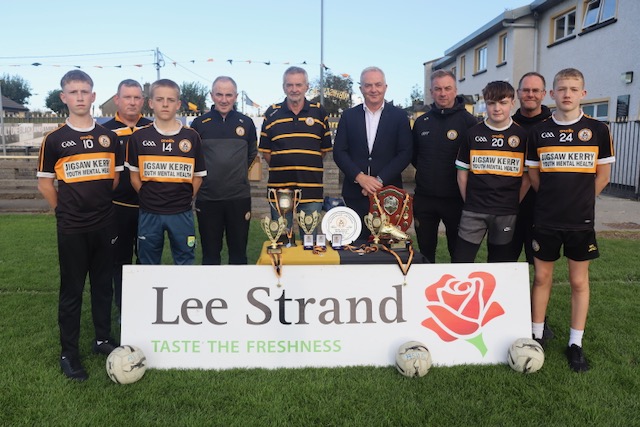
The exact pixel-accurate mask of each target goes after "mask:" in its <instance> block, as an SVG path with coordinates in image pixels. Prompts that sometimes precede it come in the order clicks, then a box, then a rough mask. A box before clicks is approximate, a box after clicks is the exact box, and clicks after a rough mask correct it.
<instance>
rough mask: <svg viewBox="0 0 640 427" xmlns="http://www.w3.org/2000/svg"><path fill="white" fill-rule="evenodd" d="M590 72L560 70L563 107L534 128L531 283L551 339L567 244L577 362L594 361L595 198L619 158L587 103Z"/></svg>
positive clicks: (557, 80)
mask: <svg viewBox="0 0 640 427" xmlns="http://www.w3.org/2000/svg"><path fill="white" fill-rule="evenodd" d="M586 94H587V92H586V90H585V89H584V76H583V75H582V73H581V72H580V71H578V70H576V69H574V68H567V69H564V70H562V71H560V72H558V73H557V74H556V75H555V77H554V79H553V90H551V91H550V96H551V98H552V99H553V100H554V101H555V102H556V111H555V112H554V113H553V115H552V116H551V118H549V119H547V120H545V121H544V122H542V123H540V124H538V125H536V126H535V127H534V128H533V129H532V130H531V133H530V135H529V144H530V145H529V149H528V153H527V161H526V164H527V166H529V175H530V178H531V185H532V187H533V188H534V190H536V191H537V196H536V204H535V208H534V229H533V242H532V249H533V255H534V265H535V278H534V282H533V288H532V291H531V320H532V333H533V337H534V338H535V339H536V340H538V341H543V327H544V318H545V314H546V311H547V305H548V303H549V297H550V295H551V287H552V279H553V267H554V263H555V261H556V260H558V259H559V258H560V248H561V247H563V248H564V255H565V256H566V257H567V258H568V260H569V281H570V283H571V328H570V331H569V345H568V347H567V349H566V354H567V359H568V362H569V367H570V368H571V369H572V370H574V371H576V372H584V371H587V370H588V369H589V364H588V362H587V359H586V358H585V356H584V352H583V350H582V337H583V334H584V328H585V325H586V323H587V312H588V311H589V261H590V260H592V259H595V258H598V256H599V252H598V245H597V243H596V235H595V230H594V227H593V220H594V208H595V198H596V196H597V195H598V194H600V192H601V191H602V190H603V189H604V187H605V186H606V185H607V184H608V183H609V177H610V174H611V164H612V163H613V162H614V161H615V157H614V155H613V144H612V141H611V135H610V133H609V128H608V127H607V125H605V124H604V123H602V122H599V121H597V120H595V119H592V118H590V117H587V116H585V115H584V113H583V112H582V109H581V108H580V101H581V100H582V99H583V98H584V97H585V96H586Z"/></svg>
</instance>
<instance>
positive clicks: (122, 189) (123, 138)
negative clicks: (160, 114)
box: [102, 113, 151, 207]
mask: <svg viewBox="0 0 640 427" xmlns="http://www.w3.org/2000/svg"><path fill="white" fill-rule="evenodd" d="M150 123H151V120H149V119H147V118H145V117H142V115H140V117H139V118H138V122H137V123H136V124H135V126H134V127H129V126H127V124H125V123H124V122H123V121H122V119H121V118H120V115H119V114H118V113H116V116H115V117H114V118H113V119H111V120H109V121H107V122H105V123H103V124H102V126H104V127H106V128H107V129H111V130H112V131H114V132H115V133H116V135H118V147H119V148H120V150H121V151H122V155H123V156H124V153H125V150H126V148H127V140H128V139H129V136H130V135H131V134H132V133H133V132H134V131H136V130H138V129H140V128H141V127H143V126H146V125H148V124H150ZM113 203H115V204H117V205H123V206H130V207H138V193H136V190H134V189H133V187H132V186H131V179H130V178H129V171H128V170H127V171H126V173H122V174H120V179H119V180H118V186H117V187H116V189H115V190H114V191H113Z"/></svg>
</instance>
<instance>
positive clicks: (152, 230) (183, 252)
mask: <svg viewBox="0 0 640 427" xmlns="http://www.w3.org/2000/svg"><path fill="white" fill-rule="evenodd" d="M149 106H150V107H151V109H152V110H153V113H154V121H153V123H152V124H150V125H148V126H146V127H143V128H142V129H139V130H137V131H135V132H134V133H133V134H132V135H131V137H130V138H129V142H128V145H127V163H126V164H127V167H128V168H129V170H130V172H131V185H132V186H133V188H134V189H135V190H136V191H137V192H138V194H139V198H140V217H139V221H138V258H139V259H140V263H142V264H160V263H161V261H162V249H163V247H164V233H165V231H166V232H167V234H168V236H169V242H170V246H171V255H172V256H173V262H174V263H175V264H176V265H191V264H193V262H194V259H195V245H196V233H195V224H194V220H193V211H192V209H191V206H192V203H193V199H194V198H195V196H196V194H197V193H198V189H199V188H200V185H201V184H202V177H204V176H206V175H207V170H206V168H205V165H204V156H203V154H202V146H201V144H200V136H199V135H198V133H197V132H196V131H195V130H193V129H191V128H187V127H185V126H183V125H182V123H181V122H180V121H178V120H177V119H176V113H177V112H178V109H179V108H180V87H179V86H178V85H177V84H176V83H175V82H174V81H172V80H168V79H161V80H158V81H156V82H154V83H153V84H152V85H151V89H150V97H149Z"/></svg>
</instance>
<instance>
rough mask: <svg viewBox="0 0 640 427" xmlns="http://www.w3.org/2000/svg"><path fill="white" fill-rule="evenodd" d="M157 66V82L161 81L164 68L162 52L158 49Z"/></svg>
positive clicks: (156, 52) (156, 53)
mask: <svg viewBox="0 0 640 427" xmlns="http://www.w3.org/2000/svg"><path fill="white" fill-rule="evenodd" d="M155 64H156V76H157V77H156V80H160V68H161V67H164V58H163V57H162V53H161V52H160V48H158V47H156V51H155Z"/></svg>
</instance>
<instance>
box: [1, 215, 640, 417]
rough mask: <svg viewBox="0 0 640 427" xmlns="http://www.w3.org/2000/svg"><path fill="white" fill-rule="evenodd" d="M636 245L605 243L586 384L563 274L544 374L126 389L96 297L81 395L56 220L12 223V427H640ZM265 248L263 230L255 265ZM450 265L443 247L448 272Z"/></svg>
mask: <svg viewBox="0 0 640 427" xmlns="http://www.w3.org/2000/svg"><path fill="white" fill-rule="evenodd" d="M629 237H636V235H632V234H629V235H625V234H623V235H621V236H620V235H614V236H611V237H609V238H607V237H606V236H605V235H600V236H599V245H600V250H601V254H602V256H601V258H600V259H598V260H596V261H594V262H593V263H592V265H591V284H592V286H591V289H592V298H591V310H590V313H589V321H588V325H587V330H586V334H585V341H584V342H585V353H586V355H587V357H588V358H589V359H590V362H591V367H592V369H591V371H589V372H587V373H585V374H576V373H573V372H572V371H570V370H569V369H568V367H567V363H566V359H565V357H564V348H565V346H566V343H567V340H568V334H569V331H568V329H569V326H568V324H569V314H570V306H569V298H570V294H569V291H570V289H569V284H568V282H567V269H566V263H565V262H560V263H559V264H558V266H557V267H556V272H555V281H554V283H555V287H554V291H553V293H552V297H551V303H550V306H549V313H548V314H549V319H550V326H551V327H552V329H553V330H554V331H555V333H556V338H555V339H554V340H553V341H551V342H550V344H549V347H548V349H547V352H546V361H545V365H544V367H543V368H542V370H541V371H540V372H538V373H536V374H532V375H522V374H517V373H515V372H513V371H512V370H511V369H510V368H509V367H508V366H507V365H497V366H458V367H449V368H441V367H434V368H432V369H431V371H430V372H429V373H428V374H427V375H426V376H425V377H423V378H415V379H409V378H404V377H402V376H401V375H399V374H398V373H397V372H396V370H395V368H393V367H388V368H372V367H350V368H334V369H325V368H323V369H277V370H263V369H235V370H226V371H200V370H149V371H147V373H146V375H145V377H144V378H143V379H142V380H141V381H139V382H138V383H135V384H131V385H126V386H122V385H116V384H114V383H112V382H111V381H110V380H109V379H108V377H107V375H106V372H105V368H104V364H105V358H104V356H96V355H92V354H90V340H91V338H92V336H91V331H92V326H91V313H90V302H89V299H88V298H87V299H86V300H85V302H84V304H83V314H82V335H81V346H82V348H81V351H82V354H83V355H84V357H83V364H84V365H85V367H86V369H87V371H88V372H89V375H90V378H89V380H88V381H86V382H84V383H74V382H71V381H69V380H67V379H66V378H65V377H64V376H63V375H62V374H61V373H60V370H59V367H58V355H59V343H58V326H57V320H56V316H57V314H56V313H57V301H58V283H59V282H58V281H59V278H58V263H57V249H56V240H55V239H56V237H55V219H54V218H53V216H52V215H0V373H1V375H0V389H1V390H2V392H1V393H0V407H1V408H2V409H1V410H0V425H2V426H5V425H6V426H15V425H29V426H31V425H118V424H124V423H127V424H128V425H134V426H158V425H167V426H182V425H185V426H191V425H194V426H196V425H197V426H200V425H207V426H209V425H211V426H416V425H430V426H485V425H486V426H512V425H514V426H515V425H519V426H540V425H544V426H574V425H575V426H584V425H587V426H634V425H636V426H637V425H640V418H639V417H638V414H640V399H639V398H638V396H640V368H639V359H640V333H638V325H640V310H639V309H638V305H639V302H640V300H639V295H640V269H639V268H638V253H639V252H640V240H638V239H637V238H629ZM264 240H265V238H264V236H263V233H262V232H261V231H260V230H259V227H258V224H257V223H254V224H252V232H251V241H250V245H249V259H250V262H252V263H253V262H255V261H256V260H257V257H258V253H259V250H260V247H261V245H262V242H263V241H264ZM165 252H167V251H165ZM445 252H446V251H445V243H444V241H443V242H441V244H440V245H439V252H438V260H439V261H440V262H444V261H445V260H446V255H445ZM484 256H485V255H484V254H483V253H481V254H480V255H479V258H478V259H483V257H484ZM199 257H200V254H198V258H197V259H198V260H199V259H200V258H199ZM223 259H224V258H223ZM165 261H166V263H170V259H169V255H168V254H167V255H166V258H165ZM87 288H88V287H87ZM87 294H88V292H87ZM115 332H116V334H117V333H118V332H119V331H118V330H117V326H116V330H115ZM362 351H367V349H362Z"/></svg>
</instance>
